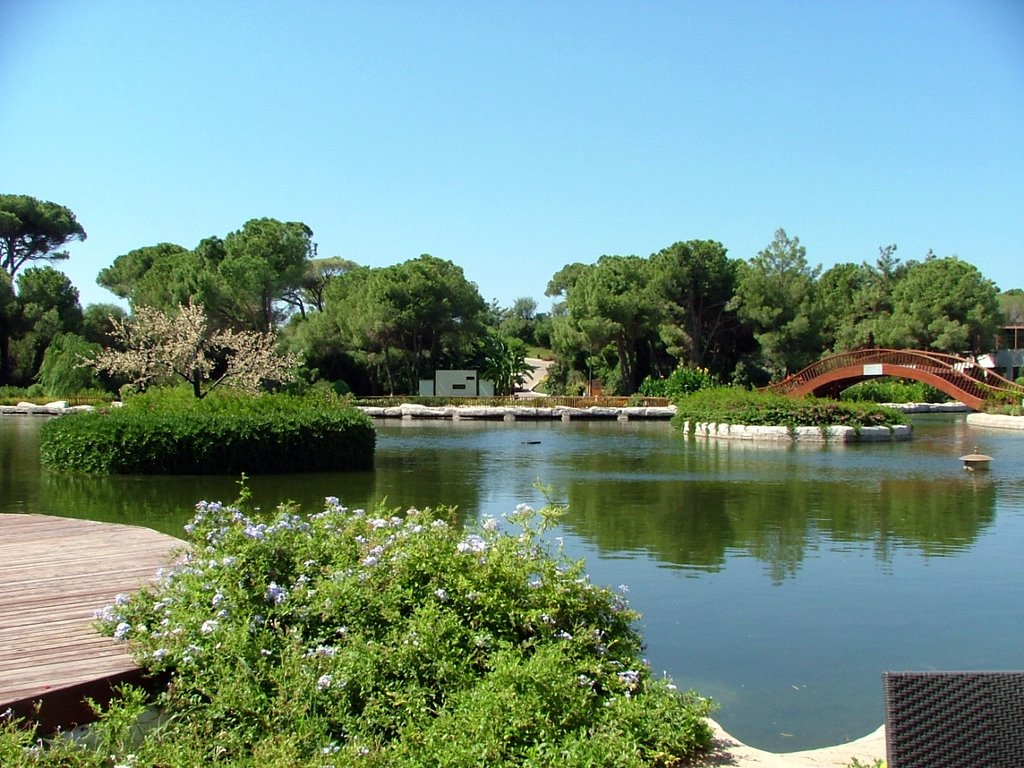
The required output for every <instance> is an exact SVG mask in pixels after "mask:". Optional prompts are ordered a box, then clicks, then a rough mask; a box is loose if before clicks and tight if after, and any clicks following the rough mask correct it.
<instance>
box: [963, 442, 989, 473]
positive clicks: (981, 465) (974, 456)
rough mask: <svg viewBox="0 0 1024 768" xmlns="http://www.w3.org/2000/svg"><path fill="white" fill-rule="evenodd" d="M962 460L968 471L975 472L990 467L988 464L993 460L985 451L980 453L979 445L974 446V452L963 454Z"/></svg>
mask: <svg viewBox="0 0 1024 768" xmlns="http://www.w3.org/2000/svg"><path fill="white" fill-rule="evenodd" d="M960 461H962V462H963V463H964V469H966V470H967V471H968V472H974V471H975V470H977V469H988V464H989V462H990V461H992V457H991V456H986V455H985V454H984V453H978V446H974V453H968V454H967V455H966V456H961V457H960Z"/></svg>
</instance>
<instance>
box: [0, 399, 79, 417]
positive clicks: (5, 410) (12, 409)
mask: <svg viewBox="0 0 1024 768" xmlns="http://www.w3.org/2000/svg"><path fill="white" fill-rule="evenodd" d="M94 410H96V409H95V408H93V407H92V406H91V405H70V406H69V405H68V404H67V401H66V400H56V401H54V402H52V403H46V404H45V405H36V404H35V403H25V402H22V403H18V404H17V405H0V416H61V415H63V414H65V413H76V412H78V411H94Z"/></svg>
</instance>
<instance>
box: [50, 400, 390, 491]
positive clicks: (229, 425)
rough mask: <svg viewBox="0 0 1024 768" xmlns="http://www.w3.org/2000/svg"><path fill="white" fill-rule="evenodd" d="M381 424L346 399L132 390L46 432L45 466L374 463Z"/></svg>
mask: <svg viewBox="0 0 1024 768" xmlns="http://www.w3.org/2000/svg"><path fill="white" fill-rule="evenodd" d="M375 445H376V432H375V431H374V429H373V424H372V422H371V421H370V419H369V418H367V417H366V416H364V415H363V414H362V413H360V412H359V411H358V410H356V409H355V408H353V407H352V406H351V405H348V404H347V403H346V402H345V401H343V400H341V399H340V398H325V397H316V398H308V397H307V398H303V397H298V396H294V395H283V394H278V395H265V396H262V397H248V396H245V397H243V396H232V397H207V398H203V399H202V400H197V399H195V398H188V399H183V398H181V397H176V396H170V397H160V396H144V397H137V398H132V399H131V400H129V401H128V402H127V403H126V404H125V406H124V407H123V408H113V409H110V410H109V411H102V412H96V413H79V414H71V415H67V416H61V417H59V418H56V419H53V420H51V421H49V422H48V423H46V424H45V425H44V426H43V429H42V430H41V436H40V452H41V456H42V462H43V465H44V466H46V467H48V468H50V469H57V470H71V471H78V472H88V473H100V474H204V475H237V474H240V473H243V472H244V473H247V474H250V475H257V474H275V473H286V472H321V471H338V470H358V469H371V468H372V467H373V453H374V448H375Z"/></svg>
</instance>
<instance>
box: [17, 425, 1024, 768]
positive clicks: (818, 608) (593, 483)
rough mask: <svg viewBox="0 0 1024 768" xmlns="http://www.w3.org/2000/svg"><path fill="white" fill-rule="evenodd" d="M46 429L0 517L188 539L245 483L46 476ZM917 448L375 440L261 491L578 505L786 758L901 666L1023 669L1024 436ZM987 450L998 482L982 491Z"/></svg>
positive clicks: (673, 649) (657, 642)
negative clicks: (979, 462)
mask: <svg viewBox="0 0 1024 768" xmlns="http://www.w3.org/2000/svg"><path fill="white" fill-rule="evenodd" d="M43 421H44V418H43V417H27V416H20V417H15V416H7V417H3V418H0V512H35V513H43V514H53V515H64V516H71V517H86V518H90V519H95V520H106V521H111V522H119V523H136V524H140V525H146V526H149V527H152V528H155V529H157V530H161V531H165V532H168V533H172V534H175V535H179V534H180V532H181V526H182V525H183V524H184V523H185V522H186V521H187V520H188V519H189V518H190V517H191V511H192V507H193V506H194V504H195V502H196V501H198V500H200V499H209V500H222V501H230V500H232V499H234V498H235V497H236V496H237V493H238V486H237V482H238V478H225V477H212V478H211V477H185V478H183V477H173V478H161V477H106V478H93V477H82V476H73V475H60V474H55V473H50V472H45V471H42V470H41V469H40V467H39V460H38V432H39V427H40V425H41V424H42V423H43ZM913 422H914V427H915V436H914V439H913V440H912V441H910V442H906V443H898V444H895V443H894V444H881V445H880V444H865V445H848V446H842V445H836V446H793V445H782V446H780V445H775V444H767V443H757V444H754V443H736V442H716V441H706V440H703V439H687V438H684V437H682V436H681V435H679V434H678V433H675V432H673V431H672V430H671V428H670V427H669V425H668V424H667V423H665V422H628V423H620V422H572V423H568V424H566V423H562V422H518V423H503V422H486V423H480V422H466V421H463V422H454V423H452V422H433V421H413V422H378V429H379V433H378V445H377V456H376V468H375V470H374V471H372V472H360V473H352V474H315V475H299V476H256V477H253V478H252V479H251V480H250V481H249V486H250V488H251V489H252V492H253V499H254V503H256V504H258V505H260V506H262V507H264V508H271V507H273V506H276V504H277V503H279V502H281V501H284V500H294V501H296V502H298V503H300V504H302V505H303V507H304V508H306V509H309V510H317V509H319V507H320V504H321V502H322V499H323V497H325V496H329V495H333V496H338V497H339V498H341V500H342V501H343V502H344V503H346V504H347V505H349V506H366V507H368V506H371V505H374V504H376V503H377V502H378V501H380V500H383V499H385V498H386V499H387V501H388V503H389V504H390V505H393V506H396V507H408V506H420V507H425V506H435V505H456V506H457V507H458V508H459V510H460V511H461V514H462V516H463V518H464V519H471V518H475V517H478V516H481V515H495V516H498V515H501V514H502V513H504V512H509V511H511V510H512V509H513V508H514V507H515V505H516V504H518V503H520V502H527V503H530V504H533V505H534V506H539V505H542V504H543V503H544V497H543V496H542V494H541V493H540V492H539V491H538V490H537V489H536V487H535V485H536V484H537V483H538V481H539V482H540V483H541V484H543V485H544V486H547V487H548V489H549V492H550V495H551V498H552V500H553V501H556V502H559V503H566V504H568V512H567V514H566V515H565V517H564V518H563V521H562V524H561V526H560V530H559V531H557V532H556V533H555V535H558V536H561V537H562V538H563V539H564V542H565V548H566V550H567V551H568V552H569V553H570V554H571V555H572V556H574V557H582V558H585V559H586V561H587V564H588V571H589V572H590V574H591V576H592V577H593V579H594V581H596V582H598V583H603V584H607V585H610V586H614V587H617V586H618V585H620V584H624V585H627V586H628V588H629V594H628V597H629V600H630V603H631V604H632V606H633V607H634V608H636V609H637V610H639V611H640V612H641V613H642V614H643V619H642V629H643V632H644V637H645V639H646V641H647V658H648V659H649V660H650V663H651V665H652V666H653V668H654V669H655V670H656V671H659V672H660V671H662V670H664V671H666V672H667V673H668V674H669V675H671V676H672V677H673V678H674V679H675V681H676V682H677V684H679V685H680V687H692V688H695V689H696V690H698V691H699V692H700V693H703V694H705V695H709V696H711V697H713V698H714V699H715V700H716V701H717V702H718V703H719V705H720V709H719V711H718V712H717V714H716V719H718V720H719V721H720V722H721V723H722V724H723V726H724V727H725V728H726V729H727V730H728V731H730V732H731V733H732V734H733V735H734V736H736V737H737V738H739V739H741V740H742V741H744V742H746V743H748V744H751V745H753V746H757V747H759V748H762V749H768V750H772V751H792V750H799V749H809V748H814V747H819V746H825V745H829V744H835V743H839V742H842V741H846V740H849V739H853V738H858V737H860V736H863V735H865V734H867V733H869V732H871V731H873V730H874V729H875V728H877V727H878V726H879V725H880V724H881V723H882V721H883V709H882V685H881V674H882V672H883V671H884V670H888V669H896V670H903V669H919V670H920V669H924V670H931V669H936V670H967V669H971V670H974V669H1020V668H1024V433H1022V432H1017V431H1008V430H994V429H991V430H990V429H982V428H975V427H970V426H968V425H967V424H966V422H965V419H964V417H963V416H962V415H960V416H950V415H942V416H919V417H914V420H913ZM975 447H977V448H978V450H979V451H980V452H982V453H987V454H989V455H991V456H993V457H995V460H994V462H993V463H992V469H991V471H989V472H965V471H964V470H963V469H961V466H960V462H959V461H958V457H959V456H960V455H962V454H965V453H971V452H973V451H974V449H975Z"/></svg>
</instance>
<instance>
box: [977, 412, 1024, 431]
mask: <svg viewBox="0 0 1024 768" xmlns="http://www.w3.org/2000/svg"><path fill="white" fill-rule="evenodd" d="M967 423H968V424H970V425H971V426H972V427H993V428H995V429H1020V430H1024V416H1004V415H1002V414H998V413H971V414H968V416H967Z"/></svg>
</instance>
